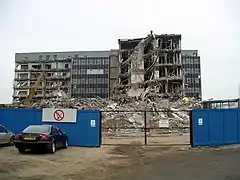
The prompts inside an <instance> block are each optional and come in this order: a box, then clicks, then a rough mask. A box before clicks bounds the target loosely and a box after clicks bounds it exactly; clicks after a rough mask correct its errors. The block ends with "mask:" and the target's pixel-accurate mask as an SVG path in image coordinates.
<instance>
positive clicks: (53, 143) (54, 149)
mask: <svg viewBox="0 0 240 180" xmlns="http://www.w3.org/2000/svg"><path fill="white" fill-rule="evenodd" d="M48 148H49V153H51V154H54V153H55V151H56V144H55V142H52V143H51V144H50V146H49V147H48Z"/></svg>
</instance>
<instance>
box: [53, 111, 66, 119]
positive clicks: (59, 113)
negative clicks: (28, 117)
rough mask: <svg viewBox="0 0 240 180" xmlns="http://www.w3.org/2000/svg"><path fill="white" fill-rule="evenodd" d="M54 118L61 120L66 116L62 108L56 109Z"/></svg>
mask: <svg viewBox="0 0 240 180" xmlns="http://www.w3.org/2000/svg"><path fill="white" fill-rule="evenodd" d="M53 118H54V119H55V120H56V121H61V120H63V118H64V112H63V111H62V110H56V111H54V113H53Z"/></svg>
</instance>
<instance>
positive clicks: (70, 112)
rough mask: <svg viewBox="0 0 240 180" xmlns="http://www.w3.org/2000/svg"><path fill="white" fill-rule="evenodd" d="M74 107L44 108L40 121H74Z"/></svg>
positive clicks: (75, 113)
mask: <svg viewBox="0 0 240 180" xmlns="http://www.w3.org/2000/svg"><path fill="white" fill-rule="evenodd" d="M76 121H77V110H76V109H54V108H44V109H43V112H42V122H76Z"/></svg>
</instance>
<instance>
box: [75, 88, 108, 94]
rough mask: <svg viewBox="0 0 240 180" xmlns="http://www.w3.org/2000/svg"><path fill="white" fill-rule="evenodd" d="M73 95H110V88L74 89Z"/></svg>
mask: <svg viewBox="0 0 240 180" xmlns="http://www.w3.org/2000/svg"><path fill="white" fill-rule="evenodd" d="M73 93H108V88H73Z"/></svg>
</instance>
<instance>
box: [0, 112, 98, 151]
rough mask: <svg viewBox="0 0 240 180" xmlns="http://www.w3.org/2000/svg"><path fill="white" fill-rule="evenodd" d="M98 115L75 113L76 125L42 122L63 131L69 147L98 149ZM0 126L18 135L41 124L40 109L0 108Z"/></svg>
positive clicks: (94, 113)
mask: <svg viewBox="0 0 240 180" xmlns="http://www.w3.org/2000/svg"><path fill="white" fill-rule="evenodd" d="M100 114H101V112H100V111H97V110H83V111H77V122H76V123H64V122H63V123H61V122H57V123H54V122H47V123H46V122H44V124H54V125H56V126H58V127H59V128H60V129H62V130H63V131H65V132H66V134H67V135H68V136H69V145H70V146H71V145H72V146H85V147H100V145H101V117H100ZM91 120H92V121H91ZM91 122H94V124H93V123H91ZM0 124H2V125H3V126H5V127H6V128H7V129H9V130H11V131H12V132H14V133H19V132H21V131H22V130H23V129H24V128H26V127H27V126H29V125H34V124H36V125H38V124H43V123H42V109H25V108H0ZM91 124H92V125H91Z"/></svg>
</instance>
